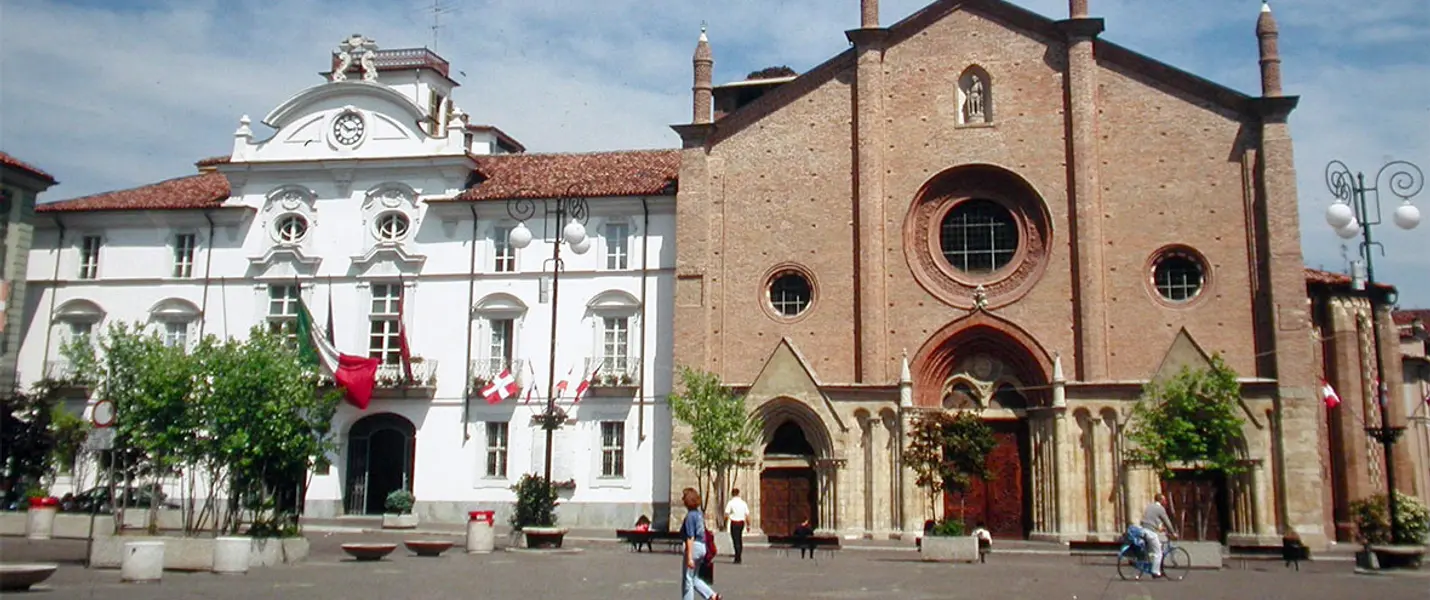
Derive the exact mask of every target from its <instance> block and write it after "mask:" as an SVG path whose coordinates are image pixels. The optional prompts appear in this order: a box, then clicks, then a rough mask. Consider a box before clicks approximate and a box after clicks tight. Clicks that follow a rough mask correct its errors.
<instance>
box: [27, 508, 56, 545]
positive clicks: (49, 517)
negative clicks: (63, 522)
mask: <svg viewBox="0 0 1430 600" xmlns="http://www.w3.org/2000/svg"><path fill="white" fill-rule="evenodd" d="M29 512H30V514H29V515H28V518H27V520H26V521H25V537H27V538H29V539H32V540H48V539H50V536H52V535H54V533H55V515H56V514H58V513H59V512H60V509H59V508H56V507H54V506H32V507H30V511H29Z"/></svg>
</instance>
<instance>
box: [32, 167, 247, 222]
mask: <svg viewBox="0 0 1430 600" xmlns="http://www.w3.org/2000/svg"><path fill="white" fill-rule="evenodd" d="M228 196H229V185H228V178H227V177H224V176H223V175H222V174H220V173H200V174H198V175H190V176H187V177H176V178H174V179H169V180H166V181H160V182H159V183H152V184H149V185H143V186H139V187H136V188H129V189H127V190H118V191H114V192H104V193H100V194H94V195H91V196H81V197H79V198H73V199H70V200H61V201H59V202H47V203H45V204H41V205H39V206H36V207H35V212H37V213H72V212H87V211H110V210H184V209H200V208H217V207H219V206H220V205H222V204H223V202H224V200H227V199H228Z"/></svg>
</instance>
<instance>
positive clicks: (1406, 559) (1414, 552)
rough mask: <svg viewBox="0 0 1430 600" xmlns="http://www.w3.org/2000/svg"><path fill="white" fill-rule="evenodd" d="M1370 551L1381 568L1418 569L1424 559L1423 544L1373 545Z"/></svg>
mask: <svg viewBox="0 0 1430 600" xmlns="http://www.w3.org/2000/svg"><path fill="white" fill-rule="evenodd" d="M1370 551H1371V552H1372V553H1374V554H1375V560H1376V562H1377V563H1378V564H1379V565H1380V568H1382V569H1419V568H1420V565H1421V563H1423V562H1424V560H1425V546H1410V545H1404V544H1402V545H1398V546H1389V545H1386V546H1379V545H1373V546H1371V547H1370Z"/></svg>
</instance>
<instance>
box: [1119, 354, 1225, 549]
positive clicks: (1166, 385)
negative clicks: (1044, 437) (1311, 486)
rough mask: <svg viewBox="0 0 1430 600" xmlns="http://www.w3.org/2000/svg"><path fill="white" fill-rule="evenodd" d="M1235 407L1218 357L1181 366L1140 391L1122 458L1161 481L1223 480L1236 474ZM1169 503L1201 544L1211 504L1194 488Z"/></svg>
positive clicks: (1209, 498) (1202, 493) (1209, 500)
mask: <svg viewBox="0 0 1430 600" xmlns="http://www.w3.org/2000/svg"><path fill="white" fill-rule="evenodd" d="M1240 403H1241V383H1240V382H1238V381H1237V376H1236V371H1233V370H1232V369H1231V368H1230V367H1228V366H1227V365H1226V362H1225V361H1223V360H1222V357H1221V356H1220V355H1213V356H1212V357H1211V365H1210V366H1209V367H1208V368H1204V369H1191V368H1188V367H1183V368H1182V370H1181V371H1180V372H1178V373H1177V374H1176V375H1175V376H1173V377H1171V378H1169V379H1166V380H1154V381H1152V382H1150V383H1148V384H1147V385H1146V386H1145V387H1143V389H1142V399H1141V400H1140V401H1139V402H1138V403H1137V405H1136V406H1135V407H1134V408H1133V409H1132V415H1131V417H1130V419H1129V426H1128V429H1127V440H1128V442H1130V443H1129V444H1128V447H1127V449H1126V450H1124V452H1123V458H1124V459H1125V460H1126V461H1127V462H1128V463H1130V464H1134V465H1139V464H1140V465H1145V466H1147V467H1149V468H1151V469H1152V470H1154V471H1156V472H1157V474H1158V475H1159V476H1161V477H1162V478H1164V479H1166V478H1171V477H1173V476H1174V468H1175V470H1177V471H1182V472H1188V473H1217V474H1221V475H1223V476H1225V475H1234V474H1237V473H1241V472H1242V471H1244V470H1245V466H1244V464H1243V462H1242V460H1243V458H1244V452H1243V448H1244V446H1245V441H1244V439H1243V437H1242V420H1241V416H1240V410H1241V409H1240V407H1239V406H1238V405H1239V404H1240ZM1172 502H1173V504H1172V507H1171V508H1172V511H1171V512H1172V513H1173V514H1180V516H1181V518H1183V519H1186V518H1190V519H1191V521H1192V523H1191V526H1192V527H1195V528H1196V532H1197V539H1205V538H1206V535H1207V531H1208V528H1209V526H1210V523H1211V516H1212V514H1213V513H1214V510H1215V509H1214V508H1213V503H1214V502H1216V499H1215V498H1212V497H1209V496H1208V495H1206V494H1205V493H1204V491H1203V488H1201V487H1194V488H1193V494H1192V496H1191V497H1189V498H1172ZM1178 502H1180V503H1182V504H1183V506H1177V503H1178ZM1183 529H1187V527H1183ZM1185 533H1188V532H1184V534H1185Z"/></svg>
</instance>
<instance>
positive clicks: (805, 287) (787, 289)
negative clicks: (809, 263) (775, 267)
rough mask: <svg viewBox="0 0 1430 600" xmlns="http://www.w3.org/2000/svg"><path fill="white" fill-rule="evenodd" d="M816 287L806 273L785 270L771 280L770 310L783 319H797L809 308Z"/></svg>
mask: <svg viewBox="0 0 1430 600" xmlns="http://www.w3.org/2000/svg"><path fill="white" fill-rule="evenodd" d="M813 298H814V286H813V285H811V284H810V282H809V278H808V277H805V275H804V273H800V272H799V271H794V270H783V271H779V272H778V273H776V274H775V276H774V278H772V279H771V280H770V308H773V309H774V311H775V314H777V315H780V316H782V317H797V316H799V315H801V314H803V313H804V311H805V310H807V309H808V308H809V303H810V301H811V300H813Z"/></svg>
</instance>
